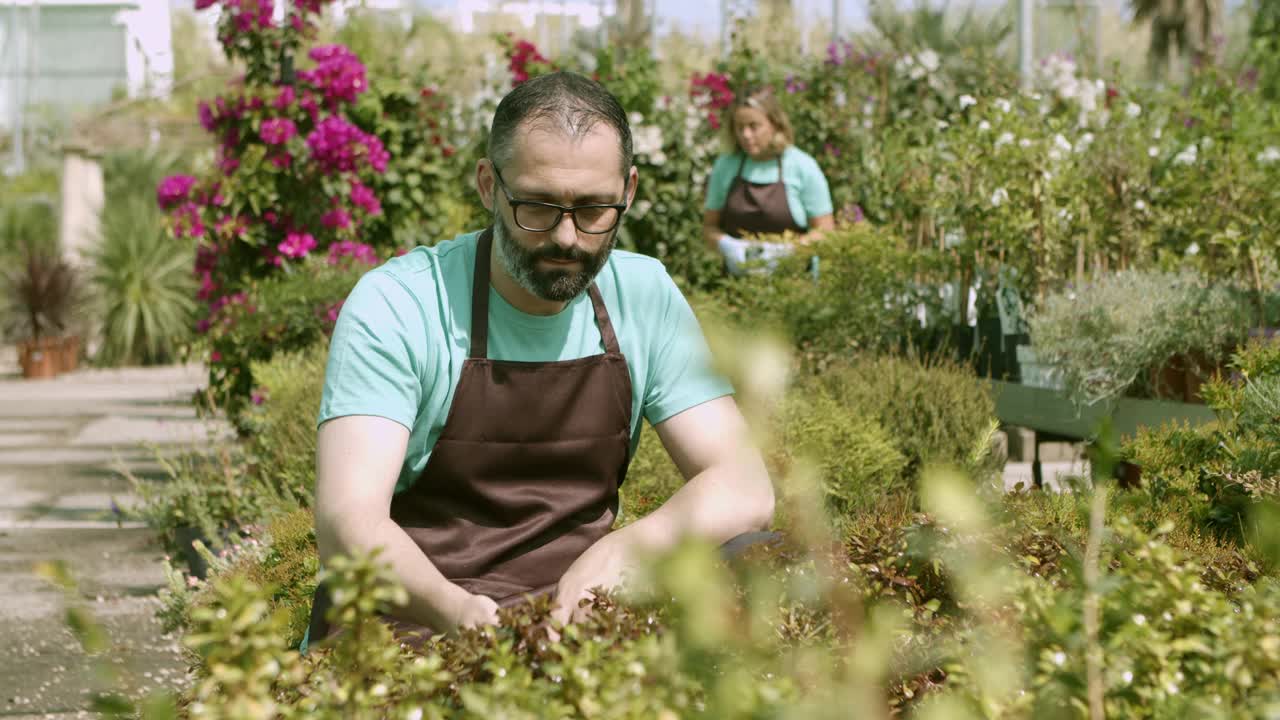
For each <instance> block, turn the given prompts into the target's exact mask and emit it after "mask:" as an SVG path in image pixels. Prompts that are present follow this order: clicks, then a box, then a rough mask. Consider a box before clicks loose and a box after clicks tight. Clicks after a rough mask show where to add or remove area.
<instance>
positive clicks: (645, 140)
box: [631, 125, 662, 156]
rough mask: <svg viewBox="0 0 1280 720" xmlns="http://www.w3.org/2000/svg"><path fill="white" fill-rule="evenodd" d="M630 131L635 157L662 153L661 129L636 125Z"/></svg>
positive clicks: (653, 126) (654, 126)
mask: <svg viewBox="0 0 1280 720" xmlns="http://www.w3.org/2000/svg"><path fill="white" fill-rule="evenodd" d="M633 127H634V129H633V130H632V131H631V145H632V147H633V148H634V150H635V154H636V155H648V156H652V155H656V154H658V153H661V152H662V128H660V127H658V126H657V125H636V126H633Z"/></svg>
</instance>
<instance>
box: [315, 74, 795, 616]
mask: <svg viewBox="0 0 1280 720" xmlns="http://www.w3.org/2000/svg"><path fill="white" fill-rule="evenodd" d="M637 182H638V174H637V171H636V168H635V167H634V166H633V165H632V148H631V131H630V128H629V127H628V125H627V119H626V113H625V112H624V111H623V109H622V107H621V106H620V105H619V103H618V101H617V99H616V98H614V97H613V96H612V95H611V94H609V93H608V92H607V91H606V90H605V89H604V88H603V87H601V86H600V85H599V84H597V83H595V82H592V81H590V80H587V79H586V78H583V77H581V76H579V75H574V74H571V73H555V74H551V75H546V76H543V77H539V78H536V79H534V80H530V81H528V82H525V83H523V84H521V85H520V86H518V87H517V88H515V89H514V90H512V91H511V93H509V94H508V95H507V96H506V97H505V98H504V99H503V100H502V102H501V103H500V104H499V106H498V109H497V112H496V113H495V115H494V118H493V125H492V129H491V133H490V138H489V145H488V157H487V158H486V159H483V160H480V161H479V162H478V163H477V166H476V185H477V188H478V190H479V192H480V197H481V199H482V200H483V202H484V205H485V207H486V208H488V209H489V210H490V211H492V213H493V224H492V226H491V228H489V229H487V230H484V231H482V232H476V233H470V234H466V235H462V236H459V237H457V238H454V239H453V240H449V241H446V242H443V243H440V244H438V245H435V246H433V247H419V248H416V249H415V250H413V251H412V252H409V253H407V254H406V255H404V256H402V257H399V258H396V259H394V260H391V261H390V262H388V263H386V264H385V265H383V266H381V267H379V268H377V269H375V270H373V271H371V272H369V273H368V274H367V275H366V276H365V277H364V278H363V279H361V281H360V283H359V284H358V285H357V287H356V288H355V290H353V291H352V293H351V295H350V297H348V299H347V301H346V302H345V304H344V305H343V309H342V313H341V316H340V317H339V319H338V323H337V326H336V328H335V330H334V334H333V339H332V341H331V343H330V349H329V364H328V368H327V370H326V373H325V386H324V396H323V399H322V402H321V408H320V416H319V431H318V442H317V445H318V447H317V478H316V505H315V516H316V536H317V540H318V544H319V550H320V557H321V561H322V562H323V561H324V560H325V559H327V558H329V557H332V556H334V555H336V554H340V553H349V552H351V551H355V550H364V551H367V550H370V549H372V548H374V547H381V548H383V552H382V555H381V559H382V560H384V561H387V562H389V563H390V564H391V567H392V569H393V571H394V573H395V574H396V575H397V576H398V577H399V579H400V581H401V582H402V583H403V584H404V586H405V588H406V589H407V590H408V595H409V602H408V604H407V606H404V607H401V608H397V609H395V610H394V618H391V620H392V622H393V624H394V625H396V626H398V627H399V628H400V629H408V630H416V631H419V632H423V633H430V632H433V631H434V632H445V631H449V630H451V629H453V628H455V627H459V626H469V625H475V624H480V623H491V622H494V621H495V620H496V610H497V608H498V607H499V606H501V605H505V604H508V603H516V602H520V601H521V600H523V599H525V598H527V597H529V596H530V595H537V594H540V593H547V594H553V595H554V602H555V606H556V610H555V613H556V617H557V619H558V620H559V621H561V622H568V621H570V620H572V619H573V617H574V616H575V614H576V613H579V612H581V610H580V609H579V607H578V606H579V601H580V600H583V599H585V598H587V597H588V595H589V593H590V591H591V590H592V589H594V588H598V587H603V588H611V587H615V586H617V585H618V584H619V583H620V581H621V579H622V578H623V576H624V574H625V573H627V571H628V570H629V569H630V568H632V567H633V566H634V564H635V563H636V562H637V559H638V558H639V557H640V556H641V555H643V554H645V553H648V552H653V551H660V550H662V549H664V548H667V547H670V546H672V545H673V544H675V543H676V542H678V541H679V540H680V539H682V538H684V537H687V536H696V537H701V538H705V539H709V540H711V541H714V542H719V543H726V542H727V541H731V540H734V539H739V538H745V537H749V536H750V534H751V533H756V532H758V531H760V530H763V529H764V528H766V527H767V526H768V525H769V523H770V522H771V519H772V515H773V503H774V498H773V490H772V486H771V483H770V480H769V477H768V474H767V472H766V470H765V467H764V463H763V461H762V459H761V457H760V454H759V452H758V451H757V450H755V449H754V448H753V447H752V446H751V445H750V442H749V441H748V439H747V432H746V427H745V423H744V421H743V418H742V416H741V414H740V412H739V411H738V408H737V406H736V404H735V403H734V400H733V397H732V394H731V393H732V389H731V388H730V387H729V385H728V383H727V382H726V381H725V380H724V379H723V378H721V377H719V376H717V375H716V374H715V373H714V372H712V370H711V369H710V361H709V353H708V352H707V348H706V343H705V341H704V339H703V337H702V334H701V331H700V329H699V328H698V324H697V321H696V320H695V318H694V316H693V313H692V311H691V310H690V308H689V305H688V303H687V302H686V301H685V300H684V298H683V297H682V296H681V294H680V292H679V290H678V289H677V288H676V286H675V284H674V283H673V282H672V281H671V278H670V277H669V276H668V275H667V273H666V271H665V270H664V268H663V266H662V264H661V263H659V262H658V261H657V260H654V259H652V258H648V257H645V256H642V255H636V254H633V253H628V252H624V251H621V250H614V244H615V243H616V241H617V233H618V227H619V224H620V223H621V221H622V217H623V215H624V214H625V212H626V210H627V208H628V207H629V206H630V204H631V201H632V199H633V198H634V197H635V192H636V185H637ZM642 417H643V418H646V419H648V421H649V422H650V423H651V424H652V425H653V426H654V428H655V429H656V430H657V433H658V436H659V437H660V438H661V441H662V443H663V445H664V447H665V449H666V450H667V452H668V453H669V454H670V455H671V457H672V459H673V460H674V461H675V464H676V465H677V467H679V468H680V470H681V471H682V473H683V474H684V475H685V477H686V478H687V480H688V482H687V483H686V484H685V485H684V486H683V487H682V488H681V489H680V490H679V491H678V492H676V493H675V494H674V495H673V496H672V497H671V498H670V499H669V500H668V501H667V502H666V503H665V504H664V505H662V507H660V508H659V509H657V510H655V511H654V512H652V513H651V514H649V515H648V516H646V517H644V518H640V519H638V520H636V521H635V522H633V523H630V524H628V525H627V526H626V527H624V528H621V529H618V530H612V526H613V524H614V520H615V519H616V515H617V511H618V487H619V485H620V484H621V483H622V481H623V479H624V477H625V474H626V468H627V463H628V461H629V459H630V457H631V455H632V454H633V453H634V451H635V447H636V443H637V441H638V439H639V433H640V420H641V418H642ZM325 596H326V593H325V592H324V591H323V590H321V591H320V592H318V593H317V598H316V602H315V604H314V606H313V610H312V625H311V629H310V633H309V635H310V637H312V638H317V637H321V636H323V635H325V634H326V633H327V632H328V630H329V628H328V626H327V624H326V622H325V619H324V614H325V613H324V609H325V606H326V605H327V604H328V602H327V598H326V597H325Z"/></svg>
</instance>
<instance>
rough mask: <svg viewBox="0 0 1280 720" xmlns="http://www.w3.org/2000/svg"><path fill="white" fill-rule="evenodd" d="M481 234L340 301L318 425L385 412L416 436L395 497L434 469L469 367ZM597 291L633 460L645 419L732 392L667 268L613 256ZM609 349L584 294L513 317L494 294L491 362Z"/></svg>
mask: <svg viewBox="0 0 1280 720" xmlns="http://www.w3.org/2000/svg"><path fill="white" fill-rule="evenodd" d="M478 237H479V233H468V234H465V235H460V236H458V237H456V238H454V239H453V240H449V241H446V242H443V243H441V244H439V245H436V246H434V247H429V248H428V247H419V248H417V249H415V250H413V251H411V252H409V253H407V254H405V255H403V256H401V257H398V258H395V259H392V260H390V261H388V262H387V263H385V264H384V265H382V266H381V267H378V268H376V269H374V270H371V271H370V272H368V273H367V274H365V276H364V277H363V278H361V280H360V282H359V283H358V284H357V285H356V287H355V289H354V290H352V292H351V294H350V295H349V296H348V297H347V300H346V302H345V303H344V304H343V306H342V311H341V313H340V314H339V316H338V322H337V325H336V327H335V328H334V332H333V338H332V339H331V340H330V344H329V362H328V367H327V369H326V371H325V381H324V395H323V397H322V399H321V402H320V415H319V420H318V422H320V423H323V422H324V421H326V420H329V419H332V418H335V417H340V416H343V415H376V416H379V417H385V418H388V419H391V420H394V421H396V422H398V423H400V424H401V425H404V426H405V427H406V428H408V429H409V432H410V436H409V447H408V450H407V451H406V453H405V459H404V465H403V466H402V467H401V470H400V478H399V481H398V482H397V484H396V491H397V492H399V491H401V490H404V489H405V488H407V487H409V486H411V485H412V484H413V482H414V481H415V480H416V479H417V477H418V475H419V474H420V473H421V472H422V469H423V468H424V467H426V464H427V460H428V459H429V458H430V457H431V449H432V448H433V447H434V446H435V442H436V439H437V438H438V437H439V436H440V433H441V431H442V430H443V429H444V422H445V418H446V417H448V414H449V405H450V403H451V402H452V401H453V391H454V388H455V387H457V384H458V378H459V376H460V375H461V372H462V364H463V362H464V361H465V360H466V359H467V353H468V349H469V348H470V335H471V287H472V280H473V276H472V272H473V269H474V267H475V256H476V240H477V238H478ZM596 284H597V285H598V286H599V288H600V294H601V296H602V297H603V298H604V303H605V307H606V308H607V309H608V311H609V318H610V320H611V321H612V322H613V326H614V330H615V332H616V333H617V335H618V344H619V345H620V346H621V348H622V353H623V355H625V356H626V358H627V367H628V369H629V370H630V372H631V388H632V411H631V449H632V452H634V451H635V448H636V444H637V443H638V442H639V438H640V429H641V426H640V418H641V417H644V418H646V419H647V420H648V421H649V422H650V424H654V425H656V424H658V423H660V422H662V421H663V420H666V419H667V418H669V417H671V416H673V415H676V414H678V413H680V412H681V411H684V410H687V409H688V408H691V407H693V406H695V405H699V404H701V403H704V402H707V401H708V400H713V399H715V398H718V397H722V396H724V395H728V394H731V393H732V392H733V389H732V387H731V386H730V385H729V383H728V381H727V380H725V379H724V378H723V377H722V376H720V375H718V374H716V373H715V372H714V371H713V370H712V367H711V360H710V353H709V351H708V349H707V345H706V340H705V339H704V338H703V335H702V331H701V328H700V327H699V326H698V322H697V319H696V318H695V317H694V315H693V311H692V310H691V309H690V307H689V304H688V302H686V301H685V299H684V296H682V295H681V294H680V290H679V289H678V288H677V287H676V285H675V283H674V282H672V280H671V277H670V276H669V275H667V272H666V269H665V268H664V267H663V266H662V263H660V262H658V261H657V260H655V259H653V258H650V257H647V256H644V255H637V254H635V253H630V252H625V251H621V250H615V251H613V252H612V253H611V254H610V256H609V260H608V262H607V263H606V264H605V266H604V268H603V269H602V270H601V271H600V274H599V275H598V276H597V277H596ZM601 352H604V346H603V343H602V342H601V339H600V331H599V328H597V326H596V321H595V314H594V312H593V311H592V308H591V298H589V297H588V296H587V294H586V293H583V294H582V295H580V296H578V297H577V298H575V299H574V300H572V301H570V302H569V304H568V305H567V306H565V308H564V310H562V311H561V312H559V313H557V314H556V315H551V316H538V315H528V314H526V313H523V312H521V311H519V310H517V309H515V308H514V307H512V306H511V305H510V304H509V303H507V301H506V300H504V299H502V296H501V295H499V294H498V293H497V291H495V290H493V289H492V288H490V290H489V357H490V358H492V359H495V360H519V361H555V360H572V359H576V358H580V357H586V356H588V355H596V354H599V353H601ZM512 422H520V420H519V419H513V420H512Z"/></svg>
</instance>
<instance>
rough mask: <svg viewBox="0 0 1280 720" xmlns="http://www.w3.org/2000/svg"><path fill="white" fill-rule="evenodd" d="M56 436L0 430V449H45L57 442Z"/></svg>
mask: <svg viewBox="0 0 1280 720" xmlns="http://www.w3.org/2000/svg"><path fill="white" fill-rule="evenodd" d="M58 439H59V437H58V435H50V434H47V433H27V432H24V433H19V432H13V431H9V432H5V431H2V430H0V448H25V447H31V446H39V447H47V446H49V445H52V444H55V443H56V442H57V441H58Z"/></svg>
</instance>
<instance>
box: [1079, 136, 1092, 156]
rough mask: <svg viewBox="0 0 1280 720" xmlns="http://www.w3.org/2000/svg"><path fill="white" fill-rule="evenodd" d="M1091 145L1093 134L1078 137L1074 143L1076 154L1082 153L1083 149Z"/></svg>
mask: <svg viewBox="0 0 1280 720" xmlns="http://www.w3.org/2000/svg"><path fill="white" fill-rule="evenodd" d="M1092 144H1093V133H1091V132H1087V133H1085V134H1083V135H1081V136H1080V139H1079V140H1078V141H1076V152H1084V149H1085V148H1087V147H1089V146H1090V145H1092Z"/></svg>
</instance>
